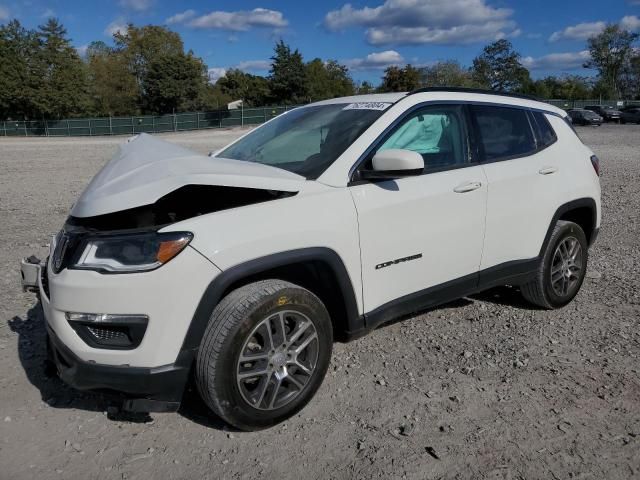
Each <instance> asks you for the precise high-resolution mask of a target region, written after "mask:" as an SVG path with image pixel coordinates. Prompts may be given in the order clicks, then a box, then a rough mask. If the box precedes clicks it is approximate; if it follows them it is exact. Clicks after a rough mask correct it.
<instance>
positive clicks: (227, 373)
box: [195, 280, 333, 431]
mask: <svg viewBox="0 0 640 480" xmlns="http://www.w3.org/2000/svg"><path fill="white" fill-rule="evenodd" d="M303 327H304V328H303ZM283 331H284V340H283V336H282V332H283ZM314 335H315V338H314ZM296 336H297V338H296ZM305 343H306V346H305V345H304V344H305ZM285 346H286V348H284V347H285ZM303 347H304V348H303ZM296 348H297V349H301V350H300V351H299V353H296V352H295V349H296ZM332 348H333V332H332V327H331V320H330V317H329V313H328V312H327V309H326V308H325V306H324V304H323V303H322V302H321V301H320V299H319V298H318V297H316V296H315V295H314V294H313V293H311V292H310V291H308V290H306V289H304V288H302V287H299V286H297V285H294V284H292V283H289V282H285V281H282V280H263V281H259V282H255V283H251V284H249V285H245V286H243V287H240V288H238V289H237V290H233V291H232V292H230V293H229V294H228V295H227V296H226V297H224V298H223V299H222V300H221V301H220V303H219V304H218V305H217V306H216V308H215V309H214V311H213V313H212V314H211V317H210V319H209V324H208V325H207V329H206V331H205V333H204V337H203V339H202V342H201V344H200V349H199V351H198V356H197V359H196V373H195V377H196V385H197V387H198V391H199V392H200V395H201V397H202V399H203V400H204V402H205V403H206V404H207V405H208V406H209V408H210V409H211V410H212V411H213V412H214V413H215V414H216V415H218V416H219V417H220V418H222V419H223V420H224V421H226V422H228V423H229V424H231V425H233V426H234V427H236V428H238V429H240V430H246V431H251V430H260V429H263V428H267V427H270V426H272V425H275V424H277V423H279V422H281V421H283V420H285V419H287V418H289V417H291V416H292V415H295V414H296V413H297V412H299V411H300V410H301V409H302V408H303V407H304V406H305V405H306V404H307V403H308V402H309V400H311V398H312V397H313V395H314V394H315V393H316V391H317V390H318V388H319V387H320V385H321V383H322V380H323V378H324V376H325V374H326V372H327V368H328V367H329V361H330V359H331V351H332ZM241 355H243V358H244V360H243V361H241ZM254 372H256V374H255V375H254V374H253V373H254ZM276 386H278V389H276V388H275V387H276ZM274 392H275V393H274Z"/></svg>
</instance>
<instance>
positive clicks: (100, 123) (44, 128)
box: [0, 99, 640, 137]
mask: <svg viewBox="0 0 640 480" xmlns="http://www.w3.org/2000/svg"><path fill="white" fill-rule="evenodd" d="M546 102H547V103H550V104H551V105H555V106H557V107H560V108H564V109H570V108H584V107H585V106H587V105H611V106H614V107H616V106H617V107H620V105H619V102H617V101H616V100H600V99H596V100H562V99H552V100H546ZM624 105H625V106H628V105H640V101H625V102H624ZM292 108H295V106H279V107H260V108H238V109H234V110H217V111H214V112H193V113H178V114H174V115H159V116H154V115H143V116H131V117H107V118H72V119H67V120H27V121H22V120H17V121H12V120H6V121H2V122H0V136H5V137H74V136H93V135H135V134H138V133H143V132H144V133H163V132H183V131H187V130H202V129H208V128H227V127H238V126H244V125H258V124H261V123H264V122H266V121H267V120H270V119H272V118H273V117H277V116H278V115H280V114H281V113H283V112H286V111H287V110H291V109H292Z"/></svg>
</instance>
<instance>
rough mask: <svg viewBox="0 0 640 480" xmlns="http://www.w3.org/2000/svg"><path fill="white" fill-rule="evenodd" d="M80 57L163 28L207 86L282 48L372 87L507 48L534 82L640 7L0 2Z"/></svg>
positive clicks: (579, 60) (253, 68)
mask: <svg viewBox="0 0 640 480" xmlns="http://www.w3.org/2000/svg"><path fill="white" fill-rule="evenodd" d="M52 16H53V17H56V18H58V19H60V21H61V22H62V23H63V24H64V26H65V27H66V28H67V31H68V35H69V37H70V38H71V40H72V43H73V45H74V46H75V47H76V48H77V49H78V50H79V51H80V52H81V53H82V52H83V51H84V50H85V49H86V46H87V45H88V44H89V43H90V42H91V41H94V40H103V41H105V42H107V43H109V42H110V39H111V36H112V34H113V32H115V31H118V30H120V29H123V28H125V27H126V24H127V23H128V22H132V23H134V24H136V25H145V24H159V25H166V26H168V27H169V28H171V29H172V30H175V31H177V32H179V33H180V35H181V36H182V38H183V40H184V43H185V48H186V49H187V50H188V49H191V50H193V51H194V53H195V54H196V55H198V56H200V57H202V58H203V60H204V61H205V63H206V64H207V66H208V67H209V72H210V75H211V77H212V79H213V80H215V79H216V78H217V77H218V76H220V75H221V74H223V73H224V72H225V71H226V70H227V69H229V68H240V69H241V70H244V71H246V72H249V73H253V74H258V75H267V74H268V69H269V58H270V57H271V55H272V54H273V45H274V43H275V42H276V41H278V40H280V39H282V40H284V41H285V42H286V43H288V44H289V45H291V47H292V48H298V49H299V50H300V52H301V53H302V55H303V56H304V59H305V60H306V61H308V60H312V59H313V58H316V57H319V58H322V59H325V60H326V59H335V60H338V61H339V62H341V63H343V64H346V65H347V66H348V67H349V68H350V70H351V74H352V76H353V78H354V80H357V81H364V80H367V81H370V82H372V83H374V84H377V83H379V81H380V77H381V75H382V73H383V71H384V69H385V68H386V67H388V66H390V65H404V64H406V63H411V64H413V65H418V66H424V65H429V64H432V63H434V62H437V61H439V60H447V59H454V60H457V61H458V62H460V63H461V64H462V65H464V66H468V65H470V64H471V62H472V60H473V58H474V57H475V56H477V55H478V54H479V53H480V52H481V51H482V48H483V46H484V45H486V44H487V43H489V42H492V41H494V40H496V39H499V38H507V39H508V40H510V41H511V42H512V43H513V45H514V47H515V49H516V50H517V51H518V52H519V53H520V54H521V55H522V59H521V61H522V63H523V64H524V65H525V66H526V67H528V68H529V69H530V70H531V73H532V76H533V77H534V78H540V77H543V76H546V75H563V74H580V75H590V74H593V72H592V71H590V70H586V69H584V68H582V64H583V63H584V62H585V60H587V59H588V51H587V50H586V39H587V38H588V37H589V36H591V35H594V34H597V33H598V32H600V31H601V30H602V29H603V28H604V26H605V25H606V24H607V23H619V24H621V25H622V26H623V27H625V28H626V29H628V30H631V31H635V32H640V0H533V1H528V0H351V1H346V2H345V1H344V0H325V1H309V0H272V1H268V0H209V1H205V0H186V1H175V0H174V1H168V0H99V1H87V0H49V1H45V0H0V23H4V22H6V21H8V20H9V19H12V18H17V19H18V20H20V22H21V23H22V24H23V25H25V26H27V27H29V28H33V27H36V26H37V25H39V24H42V23H43V22H44V21H46V19H47V18H48V17H52Z"/></svg>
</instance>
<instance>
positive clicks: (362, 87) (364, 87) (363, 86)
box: [356, 80, 376, 95]
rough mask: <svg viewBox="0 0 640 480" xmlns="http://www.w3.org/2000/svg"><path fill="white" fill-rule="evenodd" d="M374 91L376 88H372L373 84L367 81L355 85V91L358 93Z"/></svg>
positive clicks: (365, 93)
mask: <svg viewBox="0 0 640 480" xmlns="http://www.w3.org/2000/svg"><path fill="white" fill-rule="evenodd" d="M375 91H376V89H375V88H374V86H373V85H372V84H371V82H368V81H366V80H365V81H363V82H362V83H359V84H358V85H357V86H356V93H357V94H358V95H368V94H370V93H374V92H375Z"/></svg>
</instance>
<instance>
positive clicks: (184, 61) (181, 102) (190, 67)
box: [143, 52, 207, 114]
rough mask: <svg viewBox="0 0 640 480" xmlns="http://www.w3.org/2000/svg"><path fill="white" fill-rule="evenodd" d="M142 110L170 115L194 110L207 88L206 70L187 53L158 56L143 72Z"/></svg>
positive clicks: (197, 60)
mask: <svg viewBox="0 0 640 480" xmlns="http://www.w3.org/2000/svg"><path fill="white" fill-rule="evenodd" d="M145 70H146V71H145V75H144V78H143V85H144V92H145V98H144V101H145V110H146V111H148V112H153V113H159V114H164V113H173V112H179V111H193V110H197V109H198V108H199V107H200V106H201V104H202V99H203V95H204V89H205V86H206V84H207V68H206V66H205V65H204V63H202V60H201V59H199V58H197V57H195V56H194V55H193V54H192V53H191V52H189V53H188V54H184V53H182V52H180V53H175V54H172V55H163V56H158V57H156V58H154V59H153V61H151V62H150V63H149V64H148V65H147V66H146V69H145Z"/></svg>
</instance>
